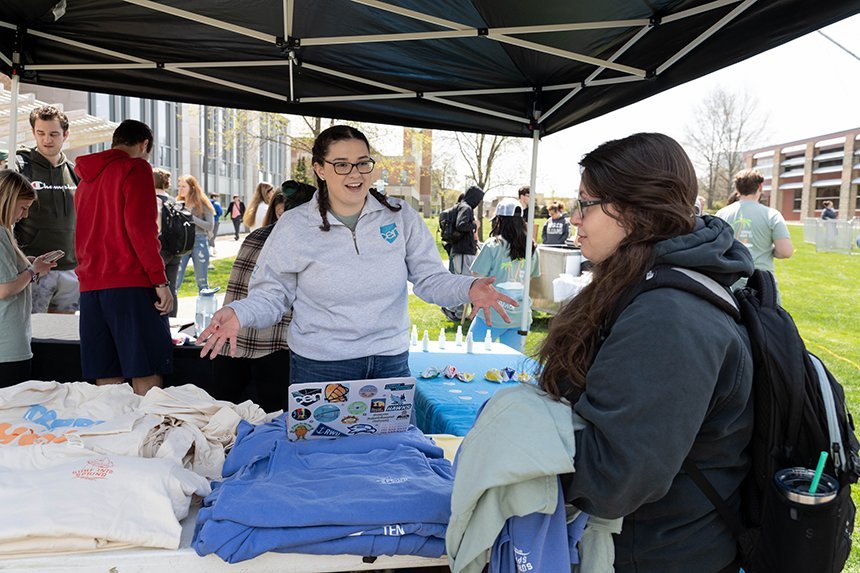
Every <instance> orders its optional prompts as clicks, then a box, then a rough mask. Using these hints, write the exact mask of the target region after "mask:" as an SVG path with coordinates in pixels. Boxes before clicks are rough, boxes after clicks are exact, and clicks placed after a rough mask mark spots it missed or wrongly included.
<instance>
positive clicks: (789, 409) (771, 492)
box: [601, 266, 860, 573]
mask: <svg viewBox="0 0 860 573" xmlns="http://www.w3.org/2000/svg"><path fill="white" fill-rule="evenodd" d="M655 288H675V289H679V290H683V291H687V292H690V293H693V294H695V295H697V296H700V297H701V298H703V299H705V300H707V301H708V302H711V303H712V304H714V305H715V306H717V307H718V308H720V309H721V310H723V311H725V312H727V313H728V314H729V315H731V316H732V317H733V318H734V319H735V320H736V321H738V322H740V323H742V324H744V325H745V326H746V329H747V332H748V334H749V338H750V344H751V346H752V354H753V365H754V372H753V390H752V392H753V404H754V406H753V409H754V425H753V436H752V440H751V442H750V446H749V448H750V449H749V452H750V455H751V459H752V469H751V471H750V474H749V475H748V476H747V478H746V480H745V481H744V483H743V484H742V486H741V500H742V501H741V504H742V507H741V514H740V516H738V514H737V513H735V512H733V511H732V510H731V509H730V508H729V506H728V505H727V503H726V502H725V500H723V499H722V498H721V497H720V495H719V493H717V491H716V490H715V489H714V487H713V486H712V485H711V483H710V482H709V481H708V480H707V478H706V477H705V476H704V474H702V472H701V471H700V470H699V469H698V468H697V467H696V465H695V464H693V463H692V462H691V461H690V460H689V459H687V460H685V461H684V464H683V469H684V471H686V472H687V474H688V475H689V476H690V478H691V479H692V480H693V481H694V482H695V483H696V485H697V486H698V487H699V489H701V490H702V492H703V493H704V494H705V496H707V498H708V499H709V500H710V501H711V503H713V504H714V507H716V509H717V512H718V513H719V514H720V516H721V517H722V518H723V519H724V520H725V521H726V523H728V525H729V527H730V528H731V530H732V532H733V533H734V535H735V538H736V539H737V541H738V551H739V558H740V561H741V563H740V564H741V565H742V566H743V568H744V571H745V572H746V573H772V572H773V573H776V572H779V573H785V572H786V571H803V572H804V573H837V572H839V571H842V567H843V566H844V564H845V561H846V559H847V558H848V554H849V553H850V551H851V534H852V532H853V530H854V513H855V507H854V503H853V501H852V499H851V487H850V485H851V484H853V483H856V482H857V479H858V477H860V460H858V450H860V444H858V442H857V438H856V436H855V435H854V421H853V419H852V417H851V414H850V413H849V412H848V409H847V408H846V405H845V392H844V390H843V389H842V386H841V385H840V384H839V382H837V381H836V379H835V378H834V377H833V375H832V374H831V373H830V372H829V371H828V370H827V368H826V367H825V366H824V363H823V362H822V361H821V360H820V359H819V358H818V357H817V356H815V355H813V354H812V353H810V352H808V351H807V350H806V347H805V345H804V344H803V339H801V337H800V334H799V333H798V331H797V327H796V326H795V324H794V320H793V319H792V318H791V315H789V314H788V312H786V311H785V310H784V309H783V308H782V307H780V306H779V305H778V304H777V302H776V282H775V280H774V278H773V275H772V274H771V273H769V272H765V271H759V270H757V271H755V272H754V273H753V275H752V277H750V279H749V280H748V282H747V284H746V286H745V287H744V288H742V289H740V290H738V291H736V292H735V293H731V291H730V290H729V289H727V288H725V287H723V286H721V285H719V284H718V283H717V282H716V281H714V280H712V279H710V278H709V277H707V276H705V275H702V274H700V273H697V272H694V271H690V270H688V269H679V268H674V267H668V266H661V267H657V268H655V269H652V270H651V271H649V272H648V274H647V276H646V278H645V280H643V281H641V282H639V283H638V284H636V285H634V286H633V287H631V289H629V290H628V291H627V292H626V293H625V294H624V295H622V297H621V299H620V301H621V302H620V303H619V304H618V305H617V306H616V307H615V309H614V310H613V312H612V313H611V314H610V316H609V318H608V319H607V321H606V322H605V323H604V326H603V328H602V333H601V334H602V335H603V336H604V337H605V336H608V333H609V329H611V326H612V324H613V323H614V322H615V320H617V318H618V316H619V315H620V314H621V312H622V311H623V310H624V308H625V307H626V306H627V305H628V304H629V303H630V302H631V301H632V300H633V299H634V298H635V297H636V296H637V295H638V294H640V293H642V292H645V291H648V290H653V289H655ZM822 451H826V452H827V453H828V454H829V455H828V459H827V462H826V465H825V467H824V474H826V475H828V476H831V477H832V478H835V481H836V483H837V484H838V493H837V494H836V496H835V498H833V499H832V500H830V501H827V502H826V503H820V504H817V505H805V504H801V503H798V502H797V501H792V500H789V499H788V498H787V497H786V496H785V495H784V494H783V492H782V491H781V490H780V488H779V487H778V486H777V484H776V480H775V479H774V478H775V475H776V473H777V472H778V471H780V470H784V469H787V468H794V467H803V468H810V469H814V468H815V467H816V465H817V463H818V460H819V455H820V453H821V452H822ZM739 517H740V519H739Z"/></svg>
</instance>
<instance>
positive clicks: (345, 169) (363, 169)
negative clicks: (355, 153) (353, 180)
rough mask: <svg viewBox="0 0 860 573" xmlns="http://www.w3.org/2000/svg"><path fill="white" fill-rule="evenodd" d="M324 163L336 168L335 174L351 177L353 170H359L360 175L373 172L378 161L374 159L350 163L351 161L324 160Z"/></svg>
mask: <svg viewBox="0 0 860 573" xmlns="http://www.w3.org/2000/svg"><path fill="white" fill-rule="evenodd" d="M323 161H325V162H326V163H328V164H329V165H331V166H332V167H334V172H335V173H337V174H338V175H349V174H350V173H352V170H353V169H358V172H359V173H361V174H362V175H367V174H368V173H370V172H371V171H373V166H374V165H376V161H374V160H373V159H364V160H362V161H359V162H358V163H350V162H349V161H329V160H328V159H323Z"/></svg>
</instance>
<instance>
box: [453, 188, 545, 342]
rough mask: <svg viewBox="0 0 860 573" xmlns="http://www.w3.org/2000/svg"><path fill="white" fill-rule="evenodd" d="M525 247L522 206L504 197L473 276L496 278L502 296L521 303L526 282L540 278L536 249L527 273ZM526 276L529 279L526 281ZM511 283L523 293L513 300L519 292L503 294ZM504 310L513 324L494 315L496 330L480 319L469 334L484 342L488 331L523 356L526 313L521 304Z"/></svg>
mask: <svg viewBox="0 0 860 573" xmlns="http://www.w3.org/2000/svg"><path fill="white" fill-rule="evenodd" d="M526 243H527V237H526V223H525V221H523V208H522V205H521V204H520V203H519V201H517V200H516V199H514V198H512V197H505V198H503V199H502V200H500V201H499V204H498V205H496V214H495V216H494V217H493V227H492V229H491V230H490V238H489V239H488V240H487V242H486V243H484V246H483V247H481V251H480V252H479V253H478V256H477V257H476V258H475V262H473V263H472V269H471V270H472V275H474V276H477V277H495V279H496V282H495V285H496V288H497V289H499V291H500V292H507V294H510V295H511V296H513V298H515V299H516V300H517V302H520V301H522V290H521V289H522V288H523V286H524V285H525V281H526V280H529V279H530V278H531V277H536V276H540V263H539V261H538V254H537V251H536V250H535V248H534V245H532V269H531V272H530V273H526V269H525V264H526V261H525V258H526ZM527 274H528V277H529V278H528V279H527V278H526V275H527ZM511 283H514V284H515V285H519V286H518V288H519V289H520V290H519V293H518V295H517V296H514V291H516V290H517V289H516V288H514V291H511V290H508V291H505V290H503V287H505V286H507V287H508V288H510V286H511ZM502 307H503V308H504V309H505V310H506V311H507V313H508V317H509V318H510V319H511V322H510V324H506V323H505V322H504V321H503V320H502V318H501V317H500V316H498V314H493V315H492V324H494V325H495V326H492V327H490V326H487V322H486V321H485V320H484V318H483V317H482V316H481V315H478V316H476V317H475V318H474V320H472V325H471V326H470V327H469V332H471V333H472V338H473V339H474V340H476V341H481V340H484V337H485V336H486V334H487V330H489V331H490V336H491V337H492V339H493V340H498V341H499V342H501V343H502V344H506V345H507V346H510V347H511V348H514V349H516V350H519V351H520V352H522V351H523V349H524V348H525V342H526V337H525V336H521V335H520V334H519V333H518V331H519V329H520V328H521V327H522V313H523V312H524V309H523V307H522V304H521V303H520V306H518V307H514V306H510V305H507V304H503V305H502ZM494 312H495V311H494ZM529 313H530V314H531V305H529ZM531 322H532V321H531V317H529V324H531Z"/></svg>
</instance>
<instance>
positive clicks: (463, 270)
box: [442, 185, 484, 322]
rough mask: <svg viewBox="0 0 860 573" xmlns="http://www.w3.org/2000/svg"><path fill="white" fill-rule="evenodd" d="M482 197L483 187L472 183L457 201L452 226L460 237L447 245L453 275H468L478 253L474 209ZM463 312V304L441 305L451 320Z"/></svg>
mask: <svg viewBox="0 0 860 573" xmlns="http://www.w3.org/2000/svg"><path fill="white" fill-rule="evenodd" d="M483 199H484V191H483V189H481V188H480V187H478V186H476V185H473V186H472V187H469V188H468V189H467V190H466V193H465V194H464V195H463V200H462V201H459V202H458V203H457V216H456V219H455V221H456V222H455V223H454V228H455V229H456V230H457V231H458V232H459V233H460V238H459V239H458V240H456V241H454V242H452V243H451V244H450V246H449V247H448V270H449V271H451V272H452V273H454V274H455V275H467V276H468V275H469V274H470V272H471V271H469V269H470V268H471V266H472V261H474V260H475V256H476V255H477V254H478V235H477V229H478V226H477V219H476V218H475V210H476V209H477V208H478V205H480V204H481V201H482V200H483ZM465 312H466V306H465V305H457V306H453V307H444V306H443V307H442V314H444V315H445V316H446V317H447V318H448V320H451V321H453V322H460V321H461V320H462V319H463V315H464V313H465Z"/></svg>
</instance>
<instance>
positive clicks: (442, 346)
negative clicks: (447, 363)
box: [439, 328, 447, 350]
mask: <svg viewBox="0 0 860 573" xmlns="http://www.w3.org/2000/svg"><path fill="white" fill-rule="evenodd" d="M445 342H447V341H446V340H445V329H444V328H442V329H440V330H439V350H444V349H445Z"/></svg>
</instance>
